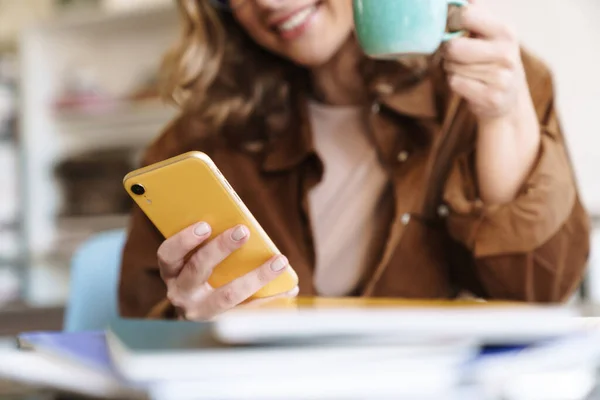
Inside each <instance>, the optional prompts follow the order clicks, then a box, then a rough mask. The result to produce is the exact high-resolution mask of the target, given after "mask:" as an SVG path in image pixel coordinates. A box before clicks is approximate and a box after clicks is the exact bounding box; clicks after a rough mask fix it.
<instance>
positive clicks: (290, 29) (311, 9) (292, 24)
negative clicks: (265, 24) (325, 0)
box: [271, 4, 319, 39]
mask: <svg viewBox="0 0 600 400" xmlns="http://www.w3.org/2000/svg"><path fill="white" fill-rule="evenodd" d="M318 8H319V4H313V5H311V6H308V7H305V8H302V9H299V10H297V11H295V12H293V13H292V14H290V15H288V16H286V17H285V18H282V19H279V20H278V21H277V22H275V23H273V24H271V26H272V29H273V30H274V31H275V32H277V33H279V34H280V36H281V37H283V38H284V39H292V38H295V37H297V36H299V35H300V34H301V33H302V32H303V31H304V29H305V28H306V27H307V26H308V24H309V22H310V21H311V19H312V17H313V16H314V15H315V13H316V12H317V10H318Z"/></svg>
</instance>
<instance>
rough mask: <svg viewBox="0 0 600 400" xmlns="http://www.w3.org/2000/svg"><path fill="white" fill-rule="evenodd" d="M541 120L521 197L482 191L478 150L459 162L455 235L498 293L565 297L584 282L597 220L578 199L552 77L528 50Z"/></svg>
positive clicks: (452, 194)
mask: <svg viewBox="0 0 600 400" xmlns="http://www.w3.org/2000/svg"><path fill="white" fill-rule="evenodd" d="M524 64H525V65H526V72H527V73H528V80H529V86H530V91H531V93H532V98H533V100H534V104H535V107H536V110H537V112H538V118H539V121H540V127H541V146H540V149H539V154H538V158H537V160H536V164H535V165H534V167H533V169H532V170H531V172H530V174H529V176H528V178H527V180H526V182H525V184H524V185H523V186H522V189H521V190H520V192H519V193H518V195H517V197H516V198H515V199H514V200H513V201H512V202H511V203H508V204H503V205H497V206H486V205H484V204H483V203H482V202H481V201H480V200H478V196H477V184H476V180H475V171H474V170H475V168H474V163H473V162H472V160H473V154H472V153H471V154H464V155H463V156H461V157H459V158H458V159H457V161H456V162H455V163H454V165H453V167H452V170H451V172H450V175H449V179H448V182H447V185H446V189H445V192H444V201H445V203H446V204H447V205H448V207H449V209H450V213H449V216H448V220H447V224H448V229H449V233H450V236H451V237H452V238H453V239H454V240H456V241H458V242H459V243H461V244H462V245H464V246H465V247H466V248H467V249H468V250H469V251H470V252H471V254H472V257H473V259H474V266H475V269H476V271H475V275H476V276H477V277H478V279H479V281H480V283H481V285H482V286H483V290H484V292H485V295H486V296H487V297H488V298H491V299H503V300H517V301H529V302H558V301H564V300H566V299H568V298H569V296H570V295H572V294H573V292H574V291H575V290H576V289H577V288H578V286H579V284H580V283H581V280H582V277H583V274H584V271H585V268H586V264H587V258H588V253H589V241H590V222H589V218H588V215H587V213H586V210H585V209H584V207H583V205H582V203H581V200H580V198H579V194H578V190H577V185H576V180H575V178H574V172H573V167H572V164H571V162H570V159H569V155H568V152H567V148H566V143H565V140H564V137H563V133H562V130H561V126H560V123H559V118H558V116H557V112H556V109H555V106H554V91H553V86H552V78H551V75H550V73H549V72H548V70H547V69H546V68H545V67H543V66H542V65H541V63H539V62H536V61H535V60H532V59H531V58H530V57H529V56H527V55H525V59H524Z"/></svg>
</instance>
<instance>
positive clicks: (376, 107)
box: [371, 102, 381, 114]
mask: <svg viewBox="0 0 600 400" xmlns="http://www.w3.org/2000/svg"><path fill="white" fill-rule="evenodd" d="M379 110H381V106H380V105H379V103H378V102H374V103H373V105H372V106H371V112H372V113H373V114H379Z"/></svg>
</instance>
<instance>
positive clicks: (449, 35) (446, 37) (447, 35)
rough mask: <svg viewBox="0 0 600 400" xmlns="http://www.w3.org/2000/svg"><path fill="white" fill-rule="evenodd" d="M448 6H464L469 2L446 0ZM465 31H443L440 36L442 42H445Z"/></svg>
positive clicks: (464, 0)
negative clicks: (442, 34)
mask: <svg viewBox="0 0 600 400" xmlns="http://www.w3.org/2000/svg"><path fill="white" fill-rule="evenodd" d="M446 2H447V3H448V5H449V6H458V7H465V6H467V5H468V4H469V1H468V0H446ZM464 34H465V31H456V32H445V33H444V36H443V37H442V42H447V41H448V40H450V39H453V38H455V37H457V36H461V35H464Z"/></svg>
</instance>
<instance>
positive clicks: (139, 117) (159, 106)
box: [55, 100, 178, 140]
mask: <svg viewBox="0 0 600 400" xmlns="http://www.w3.org/2000/svg"><path fill="white" fill-rule="evenodd" d="M177 113H178V110H176V109H175V108H173V107H170V106H167V105H165V104H164V103H162V102H160V101H158V100H151V101H141V102H135V103H129V102H123V103H113V104H109V105H105V106H104V105H102V106H98V108H97V109H92V108H90V107H88V109H87V110H85V109H71V110H62V111H56V112H55V121H56V124H57V127H58V129H59V131H60V133H64V134H71V135H85V136H86V139H93V138H94V137H96V138H102V139H104V140H106V137H107V136H111V137H113V136H122V135H131V134H134V135H139V134H140V133H144V134H146V136H148V137H149V136H151V135H156V134H158V132H159V131H160V130H161V129H163V128H164V126H165V125H166V124H167V123H168V122H169V121H170V120H171V119H173V118H174V117H175V116H176V115H177Z"/></svg>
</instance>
